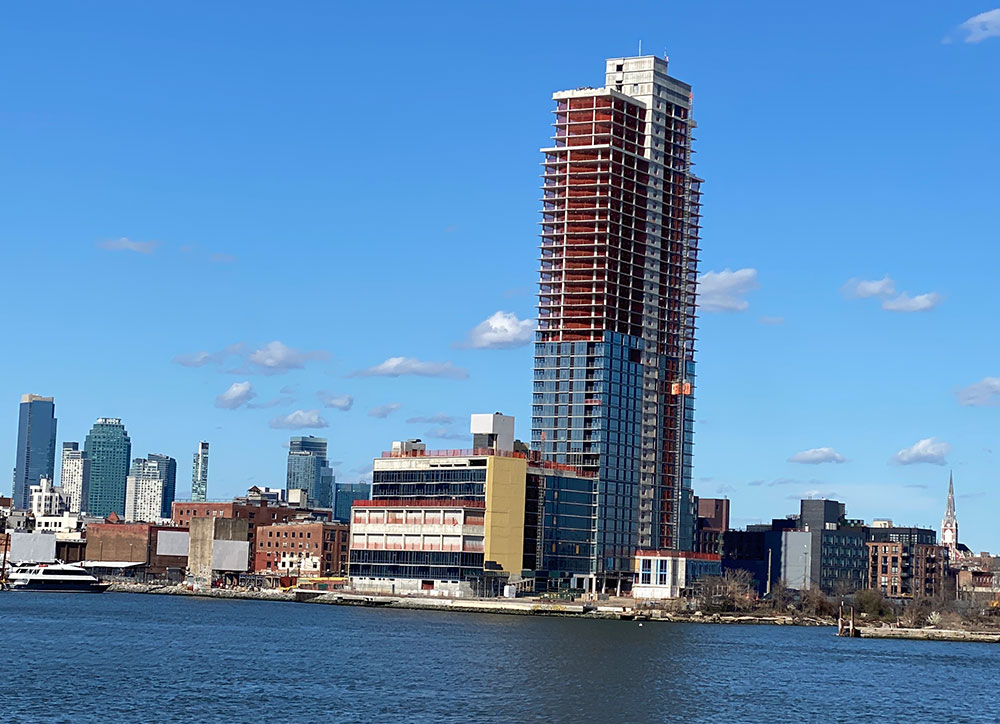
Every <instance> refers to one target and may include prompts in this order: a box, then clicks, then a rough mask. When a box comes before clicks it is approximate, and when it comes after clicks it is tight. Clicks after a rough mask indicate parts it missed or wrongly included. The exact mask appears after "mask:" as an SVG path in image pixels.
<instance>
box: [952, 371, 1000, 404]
mask: <svg viewBox="0 0 1000 724" xmlns="http://www.w3.org/2000/svg"><path fill="white" fill-rule="evenodd" d="M957 394H958V404H960V405H965V406H966V407H995V406H997V405H1000V377H984V378H983V379H981V380H979V382H976V383H974V384H971V385H969V386H968V387H963V388H962V389H960V390H959V391H958V393H957Z"/></svg>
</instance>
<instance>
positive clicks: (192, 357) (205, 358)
mask: <svg viewBox="0 0 1000 724" xmlns="http://www.w3.org/2000/svg"><path fill="white" fill-rule="evenodd" d="M242 352H243V344H242V343H237V344H230V345H227V346H225V347H223V348H222V349H221V350H219V351H218V352H205V351H202V352H195V353H193V354H179V355H177V356H176V357H174V358H173V359H172V360H171V362H173V363H174V364H178V365H181V366H183V367H204V366H205V365H209V364H222V363H223V362H225V361H226V359H228V358H229V357H232V356H234V355H239V354H242Z"/></svg>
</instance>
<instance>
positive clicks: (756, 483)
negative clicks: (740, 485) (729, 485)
mask: <svg viewBox="0 0 1000 724" xmlns="http://www.w3.org/2000/svg"><path fill="white" fill-rule="evenodd" d="M763 484H764V481H763V480H751V481H750V482H749V483H747V485H750V486H752V487H755V488H756V487H759V486H761V485H763Z"/></svg>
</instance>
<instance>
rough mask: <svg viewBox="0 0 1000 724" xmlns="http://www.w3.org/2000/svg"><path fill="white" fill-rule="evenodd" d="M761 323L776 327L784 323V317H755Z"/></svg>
mask: <svg viewBox="0 0 1000 724" xmlns="http://www.w3.org/2000/svg"><path fill="white" fill-rule="evenodd" d="M757 321H758V322H760V323H761V324H766V325H768V326H769V327H777V326H780V325H782V324H784V323H785V318H784V317H767V316H764V317H760V318H758V319H757Z"/></svg>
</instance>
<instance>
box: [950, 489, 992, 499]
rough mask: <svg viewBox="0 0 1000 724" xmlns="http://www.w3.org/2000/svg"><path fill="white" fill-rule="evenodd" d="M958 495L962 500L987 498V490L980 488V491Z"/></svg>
mask: <svg viewBox="0 0 1000 724" xmlns="http://www.w3.org/2000/svg"><path fill="white" fill-rule="evenodd" d="M956 497H958V498H960V499H962V500H976V499H977V498H985V497H986V491H985V490H980V491H978V492H975V493H959V494H958V495H957V496H956Z"/></svg>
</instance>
